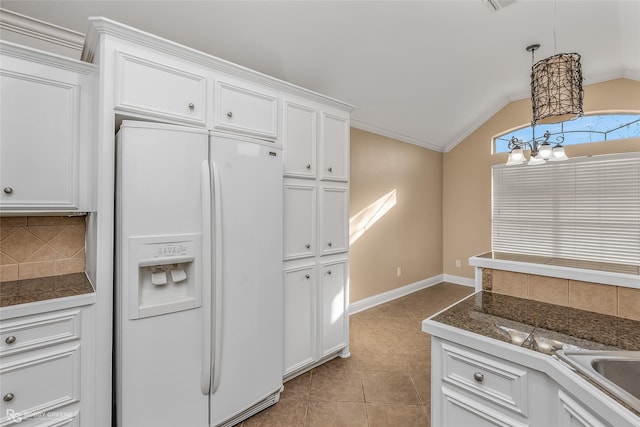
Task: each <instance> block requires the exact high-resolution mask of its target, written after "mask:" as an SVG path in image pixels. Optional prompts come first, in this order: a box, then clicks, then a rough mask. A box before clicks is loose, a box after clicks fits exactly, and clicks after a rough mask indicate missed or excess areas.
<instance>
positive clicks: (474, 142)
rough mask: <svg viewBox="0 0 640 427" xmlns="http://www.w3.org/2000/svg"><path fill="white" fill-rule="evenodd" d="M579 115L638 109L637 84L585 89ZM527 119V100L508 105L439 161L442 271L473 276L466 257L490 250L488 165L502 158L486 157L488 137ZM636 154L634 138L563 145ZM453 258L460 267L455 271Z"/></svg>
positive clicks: (574, 152) (576, 152) (572, 151)
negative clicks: (441, 208) (441, 201)
mask: <svg viewBox="0 0 640 427" xmlns="http://www.w3.org/2000/svg"><path fill="white" fill-rule="evenodd" d="M584 90H585V95H584V111H585V114H588V113H592V112H598V111H611V110H615V111H635V112H638V111H640V82H638V81H633V80H628V79H617V80H611V81H608V82H603V83H598V84H594V85H589V86H585V89H584ZM530 120H531V103H530V101H529V99H523V100H519V101H514V102H512V103H510V104H508V105H507V106H505V107H504V108H503V109H502V110H500V111H499V112H498V113H496V114H495V115H494V116H493V117H492V118H491V119H489V120H488V121H487V122H486V123H484V124H483V125H482V126H481V127H480V128H478V129H477V130H476V131H475V132H473V133H472V134H471V135H470V136H469V137H467V138H466V139H465V140H463V141H462V142H461V143H460V144H458V145H457V146H456V147H455V148H454V149H453V150H451V151H450V152H448V153H445V154H444V158H443V233H444V234H443V273H444V274H451V275H455V276H463V277H469V278H471V277H473V268H472V267H469V266H468V260H469V257H471V256H473V255H477V254H480V253H482V252H486V251H489V250H491V165H492V164H497V163H504V162H505V161H506V157H507V155H506V154H497V155H492V154H491V138H492V137H493V136H494V135H496V134H498V133H501V132H504V131H505V130H506V129H511V128H516V127H520V126H522V125H524V124H527V123H528V122H529V121H530ZM629 151H640V139H634V140H631V141H622V142H607V143H593V144H583V145H576V146H568V147H566V152H567V155H568V156H569V157H579V156H586V155H595V154H606V153H618V152H629ZM456 260H461V264H462V267H461V268H456V266H455V262H456Z"/></svg>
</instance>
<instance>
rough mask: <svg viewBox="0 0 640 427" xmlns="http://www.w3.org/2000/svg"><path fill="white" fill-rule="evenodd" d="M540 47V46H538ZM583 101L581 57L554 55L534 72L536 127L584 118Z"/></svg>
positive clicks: (567, 54) (533, 104) (563, 54)
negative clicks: (541, 124) (538, 124)
mask: <svg viewBox="0 0 640 427" xmlns="http://www.w3.org/2000/svg"><path fill="white" fill-rule="evenodd" d="M537 47H539V45H536V46H535V48H537ZM535 48H534V50H535ZM529 49H530V48H527V50H529ZM583 97H584V93H583V90H582V66H581V65H580V55H579V54H577V53H560V54H557V55H553V56H550V57H549V58H546V59H542V60H540V61H538V62H537V63H536V64H535V65H533V67H532V68H531V104H532V107H533V120H532V122H533V124H534V125H535V124H537V123H558V122H563V121H566V120H571V119H574V118H576V117H581V116H583V115H584V112H583V110H582V101H583Z"/></svg>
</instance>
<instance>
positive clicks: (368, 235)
mask: <svg viewBox="0 0 640 427" xmlns="http://www.w3.org/2000/svg"><path fill="white" fill-rule="evenodd" d="M394 190H395V200H396V203H395V205H393V206H391V205H392V200H393V198H392V194H393V191H394ZM385 195H387V197H388V198H387V201H388V203H387V206H390V208H389V209H388V211H386V213H385V214H384V215H383V216H381V217H380V219H379V220H378V221H376V222H375V223H374V224H372V225H370V227H369V228H368V229H366V231H364V232H363V234H362V235H361V236H360V237H359V238H358V239H357V240H356V241H355V242H353V243H352V244H351V246H350V251H351V254H350V300H351V302H354V301H358V300H361V299H363V298H367V297H370V296H373V295H376V294H379V293H382V292H386V291H389V290H392V289H395V288H399V287H401V286H404V285H408V284H411V283H414V282H417V281H420V280H423V279H426V278H429V277H433V276H436V275H438V274H441V273H442V153H439V152H436V151H432V150H428V149H426V148H421V147H418V146H415V145H411V144H407V143H403V142H400V141H397V140H394V139H390V138H387V137H384V136H380V135H376V134H373V133H369V132H365V131H362V130H359V129H353V128H352V129H351V200H350V212H349V217H350V218H354V217H356V218H359V219H361V221H359V223H358V224H352V226H351V230H350V232H351V233H352V234H353V233H358V230H359V229H360V227H361V226H362V224H363V223H365V222H366V221H367V219H369V220H371V218H374V217H375V211H380V209H375V208H373V207H374V206H376V205H375V203H376V201H378V200H380V199H381V197H383V196H385ZM381 204H382V203H381ZM368 207H369V208H370V209H369V210H367V208H368ZM383 210H384V208H383ZM358 214H360V215H358ZM398 267H400V268H401V276H400V277H397V276H396V269H397V268H398Z"/></svg>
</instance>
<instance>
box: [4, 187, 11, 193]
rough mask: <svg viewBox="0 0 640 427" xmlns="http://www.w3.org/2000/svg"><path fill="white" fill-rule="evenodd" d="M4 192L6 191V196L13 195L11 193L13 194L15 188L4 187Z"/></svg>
mask: <svg viewBox="0 0 640 427" xmlns="http://www.w3.org/2000/svg"><path fill="white" fill-rule="evenodd" d="M2 191H4V192H5V194H11V193H13V188H11V187H4V188H3V189H2Z"/></svg>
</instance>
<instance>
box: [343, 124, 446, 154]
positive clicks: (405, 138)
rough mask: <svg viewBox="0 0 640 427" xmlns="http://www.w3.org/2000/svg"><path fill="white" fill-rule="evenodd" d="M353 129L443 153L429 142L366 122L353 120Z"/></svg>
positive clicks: (438, 147) (437, 146)
mask: <svg viewBox="0 0 640 427" xmlns="http://www.w3.org/2000/svg"><path fill="white" fill-rule="evenodd" d="M351 127H354V128H356V129H360V130H364V131H367V132H371V133H375V134H378V135H382V136H386V137H387V138H393V139H397V140H398V141H401V142H406V143H408V144H413V145H418V146H420V147H423V148H428V149H429V150H433V151H438V152H440V153H441V152H442V151H443V149H442V147H440V146H439V145H436V144H433V143H431V142H428V141H424V140H422V139H418V138H414V137H412V136H409V135H405V134H403V133H399V132H395V131H393V130H390V129H387V128H383V127H381V126H376V125H372V124H370V123H367V122H364V121H362V120H357V119H354V118H353V117H352V118H351Z"/></svg>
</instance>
